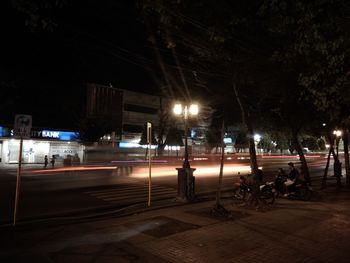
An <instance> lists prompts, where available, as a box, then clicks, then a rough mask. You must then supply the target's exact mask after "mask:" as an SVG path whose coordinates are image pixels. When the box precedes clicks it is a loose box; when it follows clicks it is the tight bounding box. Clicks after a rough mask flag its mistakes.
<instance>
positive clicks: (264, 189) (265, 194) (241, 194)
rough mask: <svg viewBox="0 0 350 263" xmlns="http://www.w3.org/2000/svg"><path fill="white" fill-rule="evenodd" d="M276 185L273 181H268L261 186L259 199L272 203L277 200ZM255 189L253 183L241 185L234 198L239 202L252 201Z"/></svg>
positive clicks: (268, 203) (265, 202)
mask: <svg viewBox="0 0 350 263" xmlns="http://www.w3.org/2000/svg"><path fill="white" fill-rule="evenodd" d="M275 192H276V190H275V187H274V183H273V182H266V183H265V184H263V185H260V186H259V191H258V201H260V202H262V203H264V204H267V205H271V204H273V203H274V202H275ZM253 195H254V189H253V185H252V184H248V185H244V186H242V185H241V186H239V187H238V188H237V189H236V190H235V191H234V195H233V199H234V200H236V201H237V202H239V201H240V202H242V201H244V202H245V201H248V202H251V201H252V200H253Z"/></svg>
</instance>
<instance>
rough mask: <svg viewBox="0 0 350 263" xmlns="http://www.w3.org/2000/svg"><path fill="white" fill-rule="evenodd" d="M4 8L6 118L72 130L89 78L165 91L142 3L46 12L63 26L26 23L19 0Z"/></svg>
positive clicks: (76, 4) (0, 115)
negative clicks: (160, 85)
mask: <svg viewBox="0 0 350 263" xmlns="http://www.w3.org/2000/svg"><path fill="white" fill-rule="evenodd" d="M28 2H30V1H28ZM37 2H38V1H37ZM39 2H40V1H39ZM48 2H50V1H48ZM53 2H54V1H53ZM1 5H2V6H1V11H2V12H1V13H2V15H1V17H2V18H1V20H2V21H1V32H2V34H1V35H2V37H1V39H2V41H1V42H2V47H1V49H0V54H1V56H0V57H1V59H0V80H1V93H0V96H1V98H2V101H5V103H2V105H1V108H0V121H1V122H2V123H4V122H5V123H12V122H13V118H14V114H16V113H25V114H32V115H33V125H34V126H46V125H51V126H61V127H63V128H64V127H71V126H72V125H71V123H69V122H68V123H67V114H68V115H69V112H70V111H71V113H72V114H71V115H79V111H78V110H77V108H81V105H83V102H84V101H85V97H84V87H85V84H86V83H87V82H94V83H101V84H109V83H112V85H113V86H114V87H117V88H123V89H129V90H136V91H145V92H148V93H152V92H155V91H156V90H157V85H156V84H155V79H154V73H152V74H151V73H150V72H155V71H156V70H155V68H156V65H155V64H154V55H153V51H152V47H151V45H150V43H149V41H148V36H149V34H148V32H147V30H146V28H145V26H144V24H143V23H141V21H140V19H139V16H138V10H137V8H136V6H135V2H134V1H131V0H125V1H112V0H109V1H103V2H101V1H97V0H92V1H66V3H65V4H64V5H63V7H60V8H56V7H55V8H53V9H43V11H41V12H40V14H42V15H43V17H44V16H45V15H47V17H49V18H50V19H51V20H50V21H52V22H53V23H54V24H55V25H54V26H53V27H52V28H49V29H48V28H45V29H44V28H43V26H42V25H41V24H39V25H35V24H34V25H28V24H27V25H26V21H27V22H28V18H29V16H28V15H27V14H26V13H25V12H22V11H20V10H18V8H14V7H13V4H12V3H11V1H4V3H1ZM63 116H64V118H62V117H63ZM75 118H77V117H75ZM72 121H74V120H72Z"/></svg>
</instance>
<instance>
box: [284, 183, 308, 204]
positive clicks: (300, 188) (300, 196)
mask: <svg viewBox="0 0 350 263" xmlns="http://www.w3.org/2000/svg"><path fill="white" fill-rule="evenodd" d="M312 195H313V190H312V187H311V185H310V184H309V183H306V182H300V183H297V184H296V185H295V186H294V187H293V188H292V191H291V192H290V193H289V195H288V199H292V200H302V201H310V199H311V197H312Z"/></svg>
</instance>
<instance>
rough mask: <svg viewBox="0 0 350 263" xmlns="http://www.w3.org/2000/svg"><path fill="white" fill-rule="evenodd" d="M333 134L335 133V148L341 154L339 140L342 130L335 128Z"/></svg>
mask: <svg viewBox="0 0 350 263" xmlns="http://www.w3.org/2000/svg"><path fill="white" fill-rule="evenodd" d="M333 135H335V149H336V152H337V156H339V140H340V136H341V135H342V131H341V130H334V131H333Z"/></svg>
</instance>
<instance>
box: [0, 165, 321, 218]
mask: <svg viewBox="0 0 350 263" xmlns="http://www.w3.org/2000/svg"><path fill="white" fill-rule="evenodd" d="M248 161H249V160H241V161H240V165H242V164H246V165H248ZM288 161H290V160H289V159H283V160H281V159H272V160H270V159H264V160H261V161H260V163H261V165H262V166H263V168H264V171H265V174H266V177H267V178H268V177H270V178H271V176H272V175H274V173H275V171H276V170H277V168H278V167H281V166H282V167H286V163H287V162H288ZM310 163H311V167H312V173H313V174H319V172H321V171H322V165H323V163H324V159H315V160H313V161H312V162H310ZM196 165H197V167H198V171H196V172H198V173H199V175H198V176H197V175H196V193H197V194H201V193H202V194H203V193H208V192H213V191H215V190H216V188H217V183H218V171H216V170H218V169H217V168H218V164H217V163H216V164H215V165H214V167H216V168H215V169H214V170H213V171H211V174H204V175H203V174H200V172H201V171H200V169H201V166H200V164H199V163H197V164H196ZM205 167H207V166H205ZM227 167H230V166H229V165H227ZM232 167H233V168H235V167H234V166H232ZM32 168H33V167H32ZM32 168H30V169H32ZM40 168H41V167H40ZM233 168H232V169H233ZM230 169H231V168H230ZM153 171H156V168H153ZM161 171H165V173H170V172H173V173H175V171H176V170H175V168H174V167H170V166H166V167H165V168H164V166H162V167H161ZM163 173H164V172H163ZM15 174H16V170H15V169H14V168H13V167H12V168H8V169H7V170H6V169H3V170H2V176H1V178H0V180H1V184H0V200H2V201H1V202H0V222H9V221H10V220H12V217H13V216H12V215H13V203H14V190H15ZM237 178H238V173H237V172H231V171H230V170H229V171H228V172H227V173H226V174H225V176H224V178H223V190H225V189H231V188H232V184H233V180H237ZM176 189H177V177H176V173H175V174H173V175H170V176H164V175H161V176H156V177H153V179H152V202H153V201H159V200H174V199H175V197H176ZM147 196H148V176H141V177H140V176H137V174H136V175H135V173H132V174H129V176H126V175H124V176H121V175H120V174H117V173H116V172H115V171H114V170H95V171H87V170H84V171H65V172H59V173H56V172H55V171H54V170H50V171H43V172H40V173H34V172H31V173H29V172H28V168H27V170H26V171H25V172H24V175H23V176H22V181H21V197H20V203H19V204H20V206H19V219H20V220H21V219H31V218H35V217H48V216H51V217H52V216H59V215H63V214H67V213H68V214H72V213H74V212H79V211H80V212H87V211H89V210H90V211H91V212H94V210H95V209H96V210H100V209H107V208H112V207H113V208H114V209H119V208H121V207H125V206H129V205H134V204H139V203H143V204H146V203H147Z"/></svg>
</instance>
